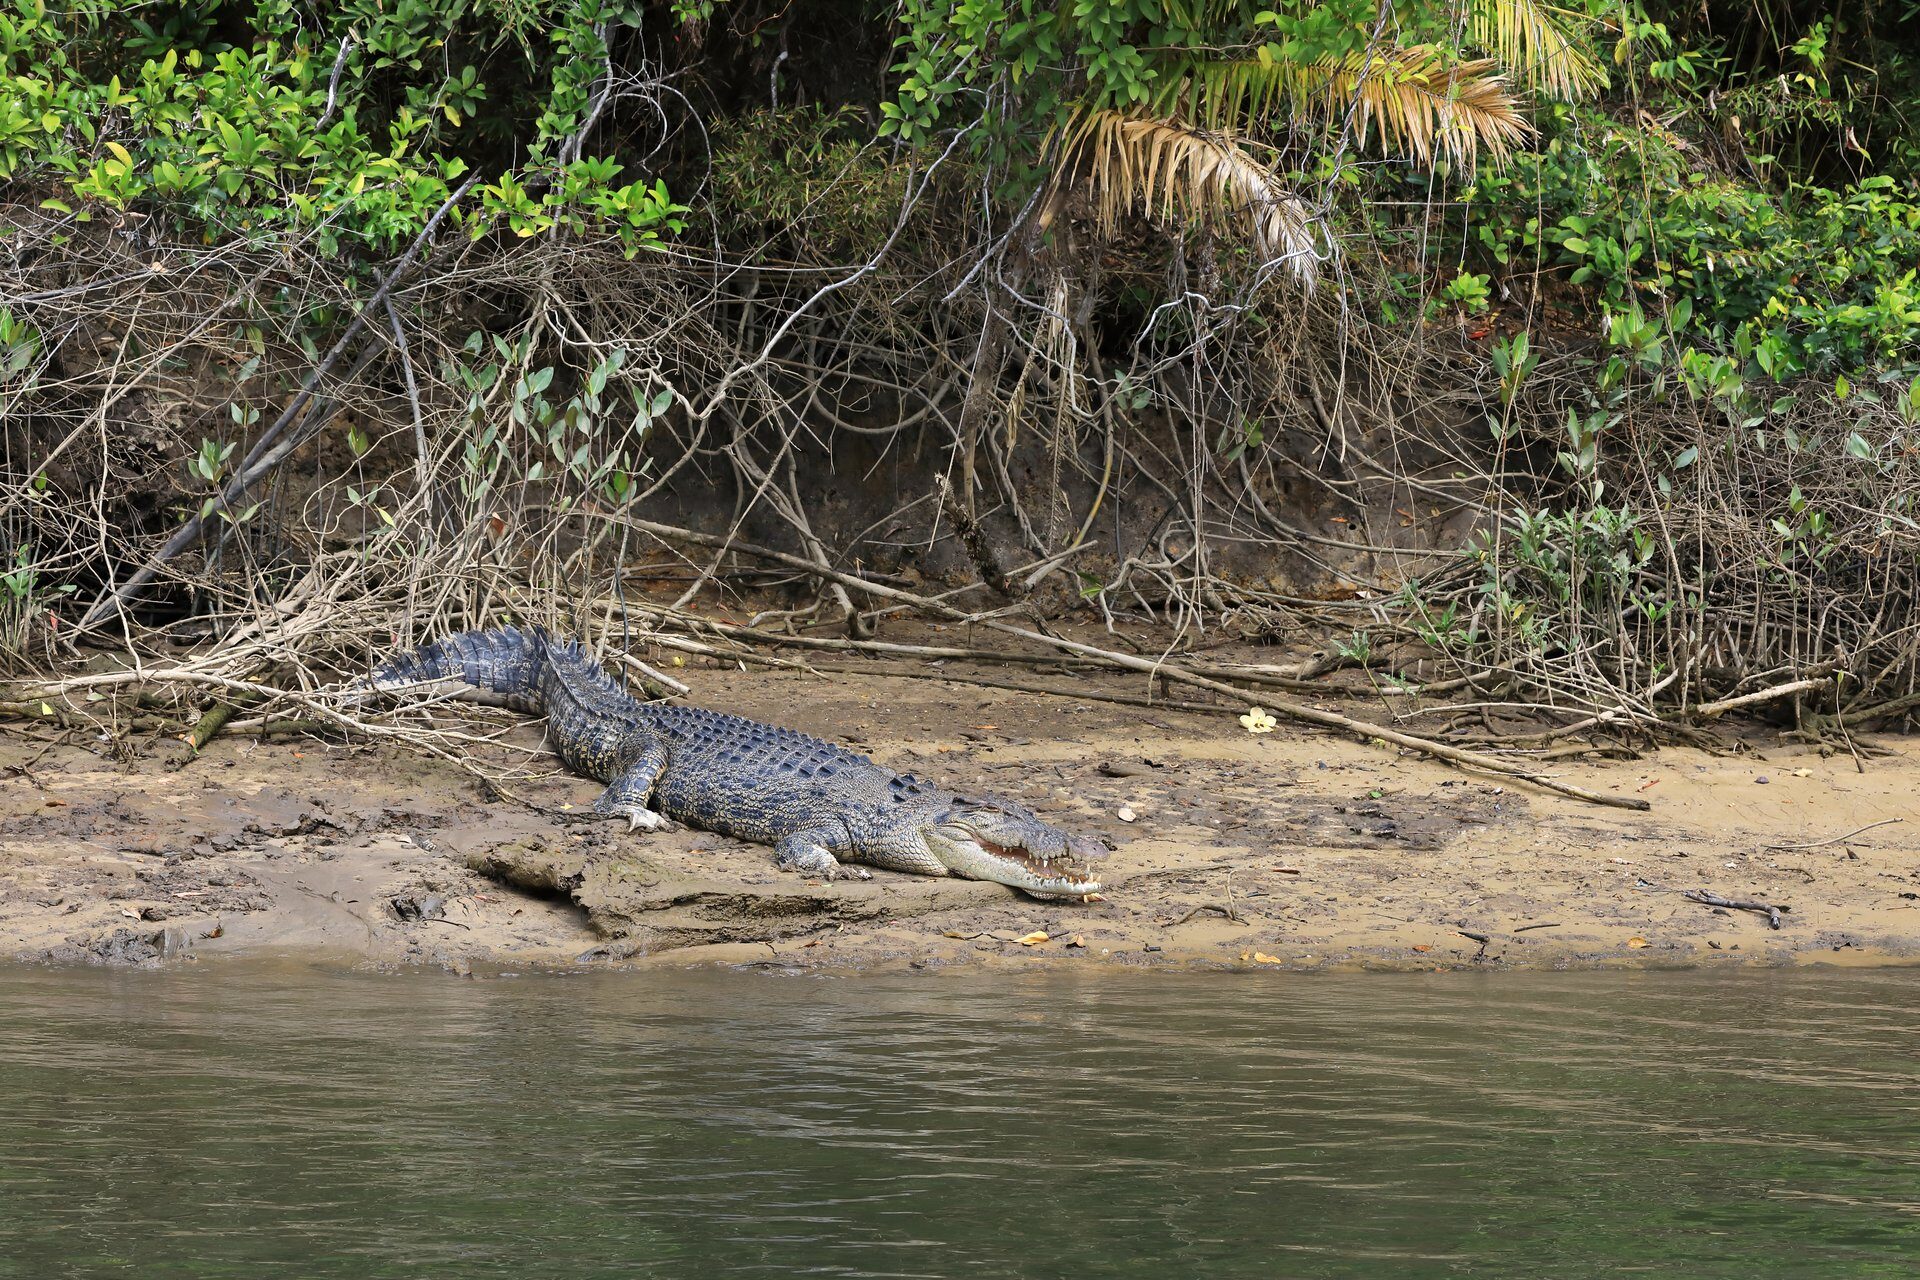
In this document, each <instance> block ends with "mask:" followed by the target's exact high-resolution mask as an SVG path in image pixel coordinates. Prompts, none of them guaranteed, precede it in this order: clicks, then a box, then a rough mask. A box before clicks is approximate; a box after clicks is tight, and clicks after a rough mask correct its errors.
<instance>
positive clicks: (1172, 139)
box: [1043, 108, 1319, 285]
mask: <svg viewBox="0 0 1920 1280" xmlns="http://www.w3.org/2000/svg"><path fill="white" fill-rule="evenodd" d="M1055 141H1056V143H1057V146H1056V147H1055V148H1054V154H1055V155H1056V157H1057V159H1056V161H1055V165H1054V176H1053V184H1052V185H1053V189H1054V194H1055V195H1056V196H1058V195H1059V194H1061V193H1063V192H1064V191H1066V190H1068V189H1077V190H1079V191H1081V192H1082V193H1084V194H1085V195H1086V197H1087V199H1088V201H1089V203H1090V204H1091V205H1092V208H1093V213H1094V220H1095V222H1096V224H1097V225H1098V226H1099V227H1100V228H1101V230H1102V231H1103V232H1107V233H1111V232H1112V231H1113V230H1115V229H1116V228H1117V227H1118V225H1119V223H1120V221H1121V220H1122V219H1123V218H1125V217H1126V216H1127V215H1128V214H1129V213H1132V212H1134V211H1135V210H1138V209H1145V210H1147V211H1148V212H1150V213H1153V214H1156V215H1158V216H1160V217H1164V218H1168V219H1170V220H1176V221H1191V222H1198V221H1204V220H1207V219H1212V218H1224V219H1226V220H1228V221H1230V222H1234V223H1237V224H1238V225H1239V226H1240V227H1241V228H1242V229H1243V230H1244V231H1245V232H1246V233H1247V235H1248V237H1249V239H1250V240H1251V241H1252V243H1253V246H1254V248H1255V250H1256V251H1257V252H1258V253H1259V254H1260V256H1261V257H1262V258H1263V259H1265V260H1267V261H1269V262H1272V261H1284V262H1285V263H1286V265H1287V267H1288V268H1289V269H1290V270H1292V272H1293V273H1294V275H1295V276H1296V277H1297V278H1298V279H1299V280H1300V281H1301V282H1302V283H1304V284H1308V285H1311V284H1312V283H1313V278H1314V274H1315V271H1316V269H1317V268H1318V266H1319V256H1318V253H1317V250H1316V246H1315V242H1314V235H1313V218H1312V214H1311V212H1310V211H1309V210H1308V208H1307V206H1306V205H1305V204H1303V203H1302V202H1301V201H1300V199H1299V198H1298V197H1297V196H1295V195H1294V194H1293V193H1292V192H1290V191H1288V190H1286V189H1285V188H1284V187H1283V186H1281V184H1280V181H1279V179H1278V177H1277V176H1276V175H1275V174H1274V172H1273V171H1272V170H1271V169H1270V168H1268V167H1267V166H1266V165H1264V164H1262V163H1260V161H1259V160H1258V159H1256V158H1255V157H1254V156H1252V155H1250V154H1249V153H1248V152H1247V151H1245V150H1244V149H1242V148H1241V146H1240V144H1239V143H1238V142H1236V141H1235V140H1234V139H1233V138H1232V137H1231V136H1229V135H1225V134H1219V133H1210V132H1205V131H1202V130H1199V129H1195V128H1192V127H1190V126H1187V125H1184V124H1180V123H1178V122H1176V121H1173V120H1164V119H1157V118H1154V117H1152V116H1146V115H1139V114H1134V113H1131V112H1124V111H1116V110H1112V109H1108V108H1090V109H1086V110H1083V111H1080V112H1077V113H1076V114H1075V115H1074V116H1073V117H1072V118H1071V119H1069V120H1068V121H1067V123H1066V124H1065V125H1064V126H1062V128H1061V129H1060V131H1059V134H1058V137H1057V138H1056V139H1055ZM1055 205H1057V201H1050V202H1049V211H1048V213H1046V214H1043V220H1044V219H1045V218H1047V217H1050V216H1051V209H1052V207H1053V206H1055Z"/></svg>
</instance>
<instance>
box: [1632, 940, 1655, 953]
mask: <svg viewBox="0 0 1920 1280" xmlns="http://www.w3.org/2000/svg"><path fill="white" fill-rule="evenodd" d="M1627 945H1628V946H1630V947H1632V948H1633V949H1634V950H1635V951H1638V950H1639V949H1640V948H1641V947H1650V946H1652V945H1653V944H1652V943H1651V942H1648V941H1647V940H1646V939H1645V938H1628V939H1627Z"/></svg>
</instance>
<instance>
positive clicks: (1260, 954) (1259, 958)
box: [1240, 951, 1286, 964]
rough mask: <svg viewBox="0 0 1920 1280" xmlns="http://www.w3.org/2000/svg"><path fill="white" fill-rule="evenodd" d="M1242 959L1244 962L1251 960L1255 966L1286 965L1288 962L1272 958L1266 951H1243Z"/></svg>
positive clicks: (1275, 957) (1277, 957)
mask: <svg viewBox="0 0 1920 1280" xmlns="http://www.w3.org/2000/svg"><path fill="white" fill-rule="evenodd" d="M1240 958H1241V959H1242V960H1251V961H1253V963H1255V964H1285V963H1286V961H1285V960H1282V959H1281V958H1280V957H1279V956H1270V955H1268V954H1267V953H1266V952H1264V951H1242V952H1241V953H1240Z"/></svg>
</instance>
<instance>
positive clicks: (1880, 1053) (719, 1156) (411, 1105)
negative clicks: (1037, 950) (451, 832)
mask: <svg viewBox="0 0 1920 1280" xmlns="http://www.w3.org/2000/svg"><path fill="white" fill-rule="evenodd" d="M1916 1015H1920V974H1912V973H1900V972H1887V973H1840V974H1829V975H1809V974H1798V975H1795V974H1772V975H1769V974H1761V975H1751V976H1739V977H1735V976H1725V977H1711V976H1705V975H1688V974H1678V975H1631V976H1628V975H1618V976H1600V975H1584V976H1568V977H1550V976H1541V977H1520V976H1515V975H1489V976H1486V977H1483V978H1482V977H1470V976H1459V975H1452V976H1436V977H1433V978H1430V979H1429V978H1407V977H1390V978H1389V977H1372V978H1368V977H1353V978H1328V977H1311V976H1296V975H1258V976H1257V977H1255V978H1234V977H1194V978H1178V979H1170V978H1167V977H1164V976H1152V975H1138V976H1136V975H1112V974H1108V975H1101V976H1088V977H1085V978H1065V977H1062V978H1051V979H1025V978H1005V977H999V978H983V977H979V976H971V977H922V978H917V979H912V980H906V979H860V978H835V979H818V978H795V977H777V976H770V975H760V974H717V975H716V974H680V973H674V974H650V975H610V976H604V977H596V978H591V979H588V978H566V979H554V978H525V979H519V980H499V981H491V982H464V981H460V980H457V979H452V978H446V977H439V976H425V975H408V976H398V977H372V976H364V975H360V976H349V975H335V974H328V973H316V972H310V971H304V970H302V971H295V970H268V969H260V968H251V969H249V968H238V967H228V968H222V967H219V966H207V967H203V968H197V969H190V970H188V971H185V972H181V973H174V974H146V973H105V972H88V973H52V972H42V971H20V970H11V971H0V1274H4V1275H8V1276H35V1277H38V1276H51V1275H92V1274H111V1273H116V1272H122V1271H124V1272H129V1273H138V1274H140V1275H142V1276H258V1275H263V1274H282V1275H299V1276H401V1275H419V1274H426V1273H431V1274H444V1275H463V1276H536V1275H538V1276H622V1277H627V1276H674V1277H680V1276H688V1277H699V1276H719V1275H756V1274H764V1275H792V1274H804V1275H820V1276H957V1275H979V1276H1073V1277H1103V1276H1153V1277H1169V1276H1173V1277H1178V1276H1188V1275H1209V1276H1396V1277H1397V1276H1454V1275H1484V1276H1495V1275H1498V1276H1586V1275H1615V1274H1625V1273H1636V1274H1648V1275H1656V1276H1742V1277H1745V1276H1801V1275H1804V1276H1901V1277H1908V1276H1913V1275H1915V1274H1920V1090H1916V1083H1920V1082H1917V1080H1916V1074H1917V1073H1920V1053H1917V1051H1920V1029H1917V1028H1920V1017H1916Z"/></svg>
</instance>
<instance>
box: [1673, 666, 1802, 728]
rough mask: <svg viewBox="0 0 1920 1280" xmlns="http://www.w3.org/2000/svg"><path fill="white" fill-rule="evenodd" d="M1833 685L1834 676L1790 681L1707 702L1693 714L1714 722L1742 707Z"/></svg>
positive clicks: (1695, 709)
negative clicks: (1734, 696) (1735, 696)
mask: <svg viewBox="0 0 1920 1280" xmlns="http://www.w3.org/2000/svg"><path fill="white" fill-rule="evenodd" d="M1832 683H1833V677H1832V676H1817V677H1811V678H1808V679H1805V680H1789V681H1788V682H1787V683H1785V684H1776V685H1774V686H1773V687H1772V688H1769V689H1756V690H1754V691H1753V692H1752V693H1743V694H1741V695H1740V696H1739V697H1737V698H1722V699H1721V700H1720V701H1718V702H1705V703H1702V704H1701V705H1699V706H1697V707H1695V708H1694V709H1693V714H1694V715H1696V716H1698V717H1700V718H1701V719H1703V720H1713V719H1717V718H1719V717H1720V716H1723V715H1725V714H1726V713H1727V712H1729V711H1737V710H1739V709H1740V708H1742V707H1751V706H1756V705H1758V704H1759V703H1762V702H1773V701H1776V700H1777V699H1780V698H1788V697H1792V696H1793V695H1794V694H1796V693H1806V692H1808V691H1809V690H1812V689H1819V688H1824V687H1825V686H1826V685H1829V684H1832Z"/></svg>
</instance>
